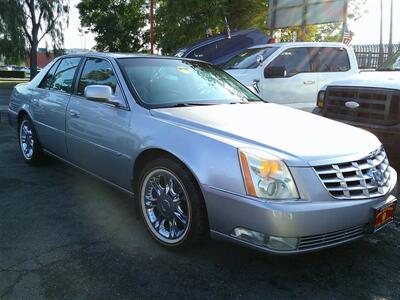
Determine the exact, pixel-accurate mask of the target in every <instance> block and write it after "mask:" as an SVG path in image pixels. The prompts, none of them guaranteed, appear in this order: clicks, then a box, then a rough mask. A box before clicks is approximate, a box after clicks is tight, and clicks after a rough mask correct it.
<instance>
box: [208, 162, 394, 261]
mask: <svg viewBox="0 0 400 300" xmlns="http://www.w3.org/2000/svg"><path fill="white" fill-rule="evenodd" d="M291 171H292V172H294V173H298V174H297V175H305V176H304V177H303V178H305V181H304V182H301V183H300V184H299V183H298V188H299V189H300V194H301V195H302V197H301V198H302V199H304V200H299V201H292V202H288V201H287V202H276V201H275V202H273V201H261V200H259V199H254V198H252V197H248V196H243V195H239V194H233V193H230V192H227V191H223V190H219V189H216V188H214V187H210V186H203V192H204V195H205V199H206V205H207V211H208V216H209V222H210V229H211V234H212V236H213V237H214V238H217V239H224V240H229V241H232V242H235V243H239V244H243V245H247V246H250V247H253V248H256V249H258V250H261V251H265V252H271V253H278V254H292V253H302V252H309V251H315V250H319V249H323V248H328V247H332V246H336V245H339V244H342V243H346V242H349V241H352V240H354V239H358V238H361V237H362V236H364V235H365V234H366V233H367V232H368V228H369V227H370V224H371V223H372V222H373V221H374V219H373V218H374V215H373V208H374V207H378V206H381V205H385V204H388V203H391V202H393V201H396V197H397V184H396V183H397V174H396V171H395V170H394V169H392V170H391V182H392V186H391V188H390V190H389V192H388V193H387V194H386V195H385V196H382V197H378V198H371V199H365V200H337V199H334V198H333V197H331V196H330V195H329V193H328V192H327V191H326V189H325V188H324V187H323V186H322V185H321V184H315V181H314V184H312V183H311V182H308V184H307V183H306V181H310V178H309V176H308V179H307V176H306V173H307V172H308V171H309V169H308V168H297V170H294V171H293V170H291ZM302 173H304V174H302ZM294 175H296V174H294ZM296 177H297V176H295V178H296ZM301 187H304V188H303V189H301ZM307 187H308V188H307ZM237 227H241V228H247V229H250V230H253V231H256V232H260V233H263V234H265V235H267V236H276V237H287V238H298V239H299V243H298V246H297V248H296V249H294V250H289V251H279V250H274V249H271V248H267V247H263V246H260V245H257V244H254V243H251V242H248V241H244V240H240V239H238V238H236V237H234V236H233V235H232V233H233V230H234V229H235V228H237ZM307 241H308V243H307ZM310 241H311V242H310Z"/></svg>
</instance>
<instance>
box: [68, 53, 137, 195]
mask: <svg viewBox="0 0 400 300" xmlns="http://www.w3.org/2000/svg"><path fill="white" fill-rule="evenodd" d="M89 85H109V86H110V87H111V88H112V89H113V92H114V97H115V98H116V99H118V102H121V103H126V102H125V100H124V97H123V95H122V93H121V90H120V87H119V85H118V83H117V80H116V77H115V73H114V71H113V68H112V66H111V64H110V62H109V61H107V60H104V59H100V58H88V59H87V60H86V62H85V64H84V67H83V70H82V75H81V77H80V80H79V84H78V91H77V94H76V95H72V96H71V100H70V102H69V105H68V109H67V147H68V152H69V155H70V159H71V161H72V162H73V163H74V164H76V165H78V166H80V167H82V168H84V169H85V170H87V171H89V172H92V173H94V174H95V175H97V176H100V177H102V178H104V179H106V180H108V181H110V182H112V183H114V184H117V185H119V186H121V187H123V188H125V189H128V190H129V189H130V188H131V182H130V180H131V179H132V170H133V163H132V158H131V153H132V151H130V145H131V143H130V142H129V141H130V140H131V136H130V135H129V128H130V117H131V112H130V111H129V109H128V106H127V105H125V107H124V106H122V107H115V106H112V105H110V104H106V103H99V102H95V101H91V100H88V99H86V98H85V97H84V90H85V87H86V86H89Z"/></svg>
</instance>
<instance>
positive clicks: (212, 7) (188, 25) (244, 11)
mask: <svg viewBox="0 0 400 300" xmlns="http://www.w3.org/2000/svg"><path fill="white" fill-rule="evenodd" d="M267 4H268V1H266V0H247V1H246V0H236V1H231V0H210V1H200V0H185V1H179V0H164V1H159V2H158V6H157V9H156V15H155V20H156V29H155V39H156V42H157V46H158V47H159V48H161V49H162V51H163V53H167V54H168V53H173V52H174V51H176V50H177V49H179V48H180V47H183V46H184V45H187V44H188V43H190V42H193V41H196V40H198V39H201V38H204V37H206V30H207V29H208V28H210V29H211V30H212V31H213V33H221V32H224V31H226V26H225V23H224V18H225V17H227V19H228V23H229V26H230V28H231V29H244V28H258V29H261V30H263V31H266V30H267V28H266V18H267V12H268V6H267Z"/></svg>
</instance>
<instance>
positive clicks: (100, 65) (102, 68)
mask: <svg viewBox="0 0 400 300" xmlns="http://www.w3.org/2000/svg"><path fill="white" fill-rule="evenodd" d="M88 85H108V86H110V87H111V88H112V90H113V93H114V95H116V96H117V95H119V94H120V90H119V87H118V84H117V79H116V78H115V74H114V71H113V69H112V67H111V64H110V63H109V62H108V61H107V60H104V59H101V58H88V59H87V60H86V62H85V66H84V67H83V71H82V75H81V78H80V80H79V87H78V95H81V96H82V95H83V94H84V91H85V88H86V87H87V86H88Z"/></svg>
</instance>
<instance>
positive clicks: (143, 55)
mask: <svg viewBox="0 0 400 300" xmlns="http://www.w3.org/2000/svg"><path fill="white" fill-rule="evenodd" d="M93 56H95V57H102V58H114V59H118V58H157V59H160V58H161V59H173V60H188V61H197V62H202V63H206V64H210V63H208V62H206V61H202V60H198V59H192V58H185V57H176V56H166V55H157V54H147V53H116V52H97V51H89V52H82V53H74V54H66V55H61V56H59V57H57V59H59V58H65V57H93Z"/></svg>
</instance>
